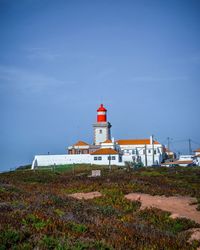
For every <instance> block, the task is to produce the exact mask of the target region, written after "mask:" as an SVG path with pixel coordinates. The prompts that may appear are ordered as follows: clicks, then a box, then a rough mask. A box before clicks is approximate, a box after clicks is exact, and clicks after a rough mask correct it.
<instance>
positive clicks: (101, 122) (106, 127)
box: [93, 104, 111, 145]
mask: <svg viewBox="0 0 200 250" xmlns="http://www.w3.org/2000/svg"><path fill="white" fill-rule="evenodd" d="M110 128H111V124H110V123H109V122H107V109H106V108H105V107H104V106H103V104H101V105H100V107H99V108H98V109H97V121H96V123H94V124H93V129H94V145H100V144H101V142H104V141H106V140H110V139H111V133H110Z"/></svg>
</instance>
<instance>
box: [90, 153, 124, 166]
mask: <svg viewBox="0 0 200 250" xmlns="http://www.w3.org/2000/svg"><path fill="white" fill-rule="evenodd" d="M91 157H92V163H93V164H97V165H109V163H110V164H111V165H119V166H123V165H124V162H120V161H119V155H91ZM99 157H100V158H101V159H100V158H99ZM108 157H111V160H110V162H109V159H108ZM113 157H114V158H115V159H114V160H113V159H112V158H113ZM95 158H96V160H95Z"/></svg>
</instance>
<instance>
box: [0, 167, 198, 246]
mask: <svg viewBox="0 0 200 250" xmlns="http://www.w3.org/2000/svg"><path fill="white" fill-rule="evenodd" d="M100 168H101V166H91V165H87V164H86V165H75V166H74V165H66V166H63V165H62V166H56V168H55V169H54V170H53V171H52V169H51V168H50V169H39V170H36V171H30V170H27V169H25V170H23V169H21V170H18V171H15V172H10V173H2V174H0V249H11V248H12V249H34V248H35V249H74V250H75V249H148V250H149V249H173V250H174V249H182V250H184V249H187V250H188V249H197V247H198V246H199V242H195V241H194V242H193V243H191V244H189V243H188V242H187V240H188V238H189V233H187V230H188V229H190V228H194V227H200V225H197V224H196V223H195V222H193V221H190V220H187V219H182V218H181V219H179V218H177V219H172V218H170V213H168V212H164V211H161V210H158V209H154V208H151V209H145V210H142V211H141V210H139V208H140V202H131V201H128V200H127V199H125V198H124V195H125V194H127V193H130V192H143V193H148V194H151V195H156V194H157V195H166V196H171V195H189V196H193V197H196V198H197V204H196V205H197V207H198V209H199V208H200V168H198V167H191V168H181V167H178V168H139V169H137V170H134V171H129V172H126V171H125V170H124V169H118V168H117V167H114V168H113V169H112V171H109V169H108V168H107V167H102V168H101V169H102V176H101V177H98V178H90V177H88V176H89V175H91V169H100ZM90 191H99V192H101V193H102V194H103V196H102V197H98V198H95V199H93V200H88V201H86V200H75V199H73V198H71V197H68V194H70V193H75V192H90Z"/></svg>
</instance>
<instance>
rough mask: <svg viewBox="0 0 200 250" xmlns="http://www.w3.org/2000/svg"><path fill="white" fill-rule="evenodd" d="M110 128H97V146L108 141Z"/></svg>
mask: <svg viewBox="0 0 200 250" xmlns="http://www.w3.org/2000/svg"><path fill="white" fill-rule="evenodd" d="M107 130H108V128H107V127H99V128H98V127H96V128H95V144H96V145H100V143H101V142H104V141H106V140H107V139H108V132H107ZM100 131H101V133H100Z"/></svg>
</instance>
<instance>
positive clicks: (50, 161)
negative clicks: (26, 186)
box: [32, 154, 91, 169]
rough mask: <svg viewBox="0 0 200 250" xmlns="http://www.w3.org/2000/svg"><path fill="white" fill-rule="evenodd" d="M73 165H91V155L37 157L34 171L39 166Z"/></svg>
mask: <svg viewBox="0 0 200 250" xmlns="http://www.w3.org/2000/svg"><path fill="white" fill-rule="evenodd" d="M73 163H77V164H79V163H86V164H87V163H89V164H90V163H91V155H90V154H78V155H36V156H35V158H34V160H33V162H32V169H34V167H37V166H50V165H54V164H56V165H62V164H73Z"/></svg>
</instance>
